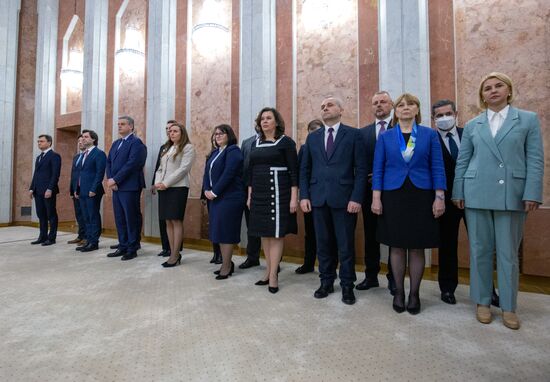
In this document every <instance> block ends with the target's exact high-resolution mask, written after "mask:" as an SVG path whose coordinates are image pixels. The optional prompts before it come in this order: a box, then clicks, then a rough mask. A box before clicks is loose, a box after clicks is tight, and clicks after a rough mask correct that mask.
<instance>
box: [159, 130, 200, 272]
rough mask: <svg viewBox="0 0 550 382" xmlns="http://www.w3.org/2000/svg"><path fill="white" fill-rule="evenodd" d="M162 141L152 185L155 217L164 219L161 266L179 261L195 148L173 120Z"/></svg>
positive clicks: (170, 265) (168, 265)
mask: <svg viewBox="0 0 550 382" xmlns="http://www.w3.org/2000/svg"><path fill="white" fill-rule="evenodd" d="M168 135H169V139H168V141H167V142H166V143H165V144H164V151H163V153H162V155H161V158H160V166H159V168H158V170H157V172H156V173H155V182H154V185H153V188H154V189H156V190H157V191H158V195H159V218H160V219H163V220H166V231H167V234H168V241H169V242H170V258H169V259H168V260H167V261H166V262H164V263H163V264H162V266H163V267H165V268H170V267H174V266H176V265H177V264H180V263H181V254H180V253H179V249H180V247H181V243H182V241H183V218H184V216H185V207H186V205H187V196H188V194H189V172H190V171H191V166H192V165H193V162H194V160H195V148H194V147H193V145H192V144H191V142H190V141H189V135H187V130H186V129H185V126H183V125H182V124H180V123H174V124H173V125H172V126H170V130H169V132H168Z"/></svg>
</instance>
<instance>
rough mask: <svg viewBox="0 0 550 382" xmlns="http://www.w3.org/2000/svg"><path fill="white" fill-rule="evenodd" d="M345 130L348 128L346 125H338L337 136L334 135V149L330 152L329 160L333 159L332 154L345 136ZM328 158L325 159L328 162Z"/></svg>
mask: <svg viewBox="0 0 550 382" xmlns="http://www.w3.org/2000/svg"><path fill="white" fill-rule="evenodd" d="M347 128H348V127H347V126H346V125H343V124H340V128H339V129H338V134H336V140H335V141H334V148H333V150H332V153H331V154H330V158H332V157H333V155H334V153H335V152H336V149H337V148H338V145H339V144H340V142H342V140H343V139H344V137H345V136H346V133H347ZM350 129H351V127H350ZM323 143H324V142H323ZM325 155H326V150H325ZM330 158H327V159H328V160H330Z"/></svg>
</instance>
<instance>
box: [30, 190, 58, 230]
mask: <svg viewBox="0 0 550 382" xmlns="http://www.w3.org/2000/svg"><path fill="white" fill-rule="evenodd" d="M56 200H57V194H52V196H51V197H50V198H45V197H44V195H34V203H35V205H36V215H37V216H38V221H39V224H40V236H39V239H40V240H50V241H55V239H56V238H57V222H58V219H57V210H56ZM48 224H49V228H50V231H49V233H48Z"/></svg>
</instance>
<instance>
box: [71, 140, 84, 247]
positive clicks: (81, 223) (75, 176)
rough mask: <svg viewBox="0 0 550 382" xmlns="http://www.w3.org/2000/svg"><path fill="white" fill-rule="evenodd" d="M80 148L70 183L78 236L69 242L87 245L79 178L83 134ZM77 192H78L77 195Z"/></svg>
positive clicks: (74, 162)
mask: <svg viewBox="0 0 550 382" xmlns="http://www.w3.org/2000/svg"><path fill="white" fill-rule="evenodd" d="M78 150H79V151H80V152H79V153H78V154H76V155H75V156H74V157H73V164H72V167H71V182H70V184H69V195H70V196H71V199H72V200H73V207H74V216H75V218H76V222H77V223H78V236H77V237H76V239H72V240H69V241H68V242H67V244H78V245H86V222H85V221H84V218H83V217H82V210H81V209H80V200H79V199H78V191H77V187H78V178H79V176H80V175H79V172H80V161H82V157H83V156H84V146H83V145H82V134H80V135H79V136H78ZM75 193H76V194H77V195H76V197H75Z"/></svg>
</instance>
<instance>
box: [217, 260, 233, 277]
mask: <svg viewBox="0 0 550 382" xmlns="http://www.w3.org/2000/svg"><path fill="white" fill-rule="evenodd" d="M234 271H235V264H234V263H233V262H231V269H230V270H229V273H228V274H226V275H222V274H221V272H219V271H218V273H217V274H218V275H217V276H216V280H225V279H227V278H228V277H229V276H231V275H232V274H233V272H234Z"/></svg>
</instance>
